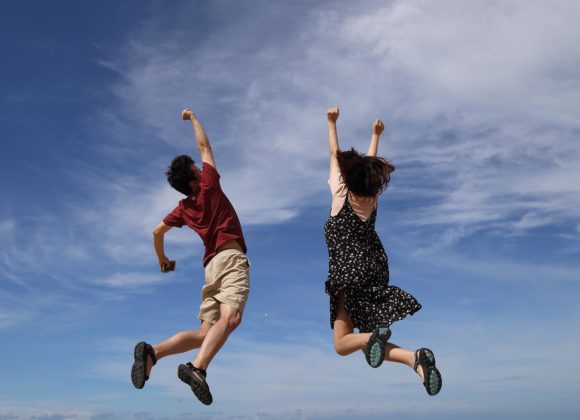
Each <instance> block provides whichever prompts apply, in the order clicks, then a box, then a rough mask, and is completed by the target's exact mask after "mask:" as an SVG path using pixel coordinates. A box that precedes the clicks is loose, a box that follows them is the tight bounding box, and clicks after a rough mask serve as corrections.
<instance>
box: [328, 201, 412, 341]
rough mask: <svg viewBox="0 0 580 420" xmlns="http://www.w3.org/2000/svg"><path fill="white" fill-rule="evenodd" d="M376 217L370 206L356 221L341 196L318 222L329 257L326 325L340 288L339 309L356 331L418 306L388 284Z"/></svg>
mask: <svg viewBox="0 0 580 420" xmlns="http://www.w3.org/2000/svg"><path fill="white" fill-rule="evenodd" d="M347 197H348V194H347ZM376 216H377V211H376V209H375V210H374V211H373V213H372V214H371V216H370V217H369V219H368V220H366V221H363V220H361V219H360V218H359V217H358V216H357V215H356V213H355V212H354V210H353V209H352V207H351V205H350V203H349V200H348V198H347V199H346V200H345V202H344V205H343V206H342V208H341V209H340V212H339V213H338V214H337V215H336V216H330V217H329V218H328V220H327V221H326V223H325V225H324V234H325V237H326V244H327V246H328V256H329V263H328V265H329V267H328V279H327V281H326V283H325V291H326V293H327V294H328V295H329V296H330V327H331V328H333V327H334V321H335V320H336V315H337V311H338V296H339V294H340V293H341V292H342V293H343V294H344V309H345V311H346V313H347V315H348V316H349V318H350V319H351V321H352V322H353V324H354V327H355V328H358V329H359V331H360V332H371V331H373V330H374V329H375V328H376V327H377V326H378V325H379V324H387V325H391V324H392V323H393V322H395V321H399V320H401V319H403V318H405V317H406V316H407V315H413V314H414V313H415V312H417V311H418V310H419V309H421V304H420V303H419V302H418V301H417V299H415V298H414V297H413V296H412V295H411V294H409V293H407V292H405V291H404V290H402V289H400V288H398V287H396V286H389V262H388V258H387V254H386V252H385V249H384V248H383V245H382V243H381V240H380V239H379V236H378V235H377V233H376V231H375V220H376Z"/></svg>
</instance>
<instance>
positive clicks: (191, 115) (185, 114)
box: [181, 108, 197, 121]
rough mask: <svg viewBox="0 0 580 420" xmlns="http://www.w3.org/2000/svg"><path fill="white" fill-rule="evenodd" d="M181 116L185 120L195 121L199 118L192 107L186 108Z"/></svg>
mask: <svg viewBox="0 0 580 420" xmlns="http://www.w3.org/2000/svg"><path fill="white" fill-rule="evenodd" d="M181 118H182V119H183V121H187V120H190V121H193V120H196V119H197V115H195V114H194V113H193V112H191V109H189V108H185V109H184V110H183V111H181Z"/></svg>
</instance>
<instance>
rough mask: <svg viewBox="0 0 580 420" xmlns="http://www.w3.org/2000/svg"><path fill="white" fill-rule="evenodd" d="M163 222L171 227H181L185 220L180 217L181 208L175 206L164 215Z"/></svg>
mask: <svg viewBox="0 0 580 420" xmlns="http://www.w3.org/2000/svg"><path fill="white" fill-rule="evenodd" d="M163 223H165V224H166V225H167V226H171V227H178V228H180V227H182V226H183V225H184V224H185V222H184V221H183V219H182V217H181V208H180V207H179V206H177V207H175V208H174V209H173V211H172V212H171V213H169V214H168V215H167V216H165V218H164V219H163Z"/></svg>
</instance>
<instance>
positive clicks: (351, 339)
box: [334, 293, 424, 380]
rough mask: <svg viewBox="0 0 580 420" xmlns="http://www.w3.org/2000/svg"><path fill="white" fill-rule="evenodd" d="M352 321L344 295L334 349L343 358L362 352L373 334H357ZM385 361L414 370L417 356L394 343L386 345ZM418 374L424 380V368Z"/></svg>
mask: <svg viewBox="0 0 580 420" xmlns="http://www.w3.org/2000/svg"><path fill="white" fill-rule="evenodd" d="M353 331H354V327H353V325H352V321H351V320H350V318H349V317H348V314H347V313H346V311H345V310H344V295H343V294H342V293H341V294H340V295H339V297H338V312H337V315H336V320H335V321H334V348H335V349H336V352H337V353H338V354H340V355H341V356H347V355H349V354H351V353H354V352H355V351H357V350H362V349H364V348H365V346H366V345H367V342H368V341H369V338H370V337H371V333H358V334H357V333H355V332H353ZM385 360H386V361H387V362H395V363H402V364H404V365H407V366H409V367H410V368H413V366H414V364H415V354H414V353H413V352H412V351H410V350H407V349H404V348H402V347H399V346H397V345H396V344H393V343H387V344H386V345H385ZM417 374H418V375H419V376H420V377H421V380H424V378H423V368H421V365H419V366H418V368H417Z"/></svg>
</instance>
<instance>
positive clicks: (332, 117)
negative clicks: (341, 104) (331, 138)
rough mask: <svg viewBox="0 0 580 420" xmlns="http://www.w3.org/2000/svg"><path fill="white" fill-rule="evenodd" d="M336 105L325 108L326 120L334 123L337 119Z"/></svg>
mask: <svg viewBox="0 0 580 420" xmlns="http://www.w3.org/2000/svg"><path fill="white" fill-rule="evenodd" d="M338 114H339V111H338V107H337V106H335V107H334V108H328V109H327V110H326V118H328V122H331V123H335V122H336V120H338Z"/></svg>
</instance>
